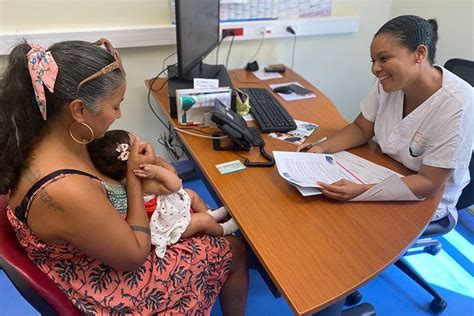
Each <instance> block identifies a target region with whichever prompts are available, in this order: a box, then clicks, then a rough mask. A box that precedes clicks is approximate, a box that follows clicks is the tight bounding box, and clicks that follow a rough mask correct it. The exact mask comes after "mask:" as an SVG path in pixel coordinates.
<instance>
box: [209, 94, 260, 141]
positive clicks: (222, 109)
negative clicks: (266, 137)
mask: <svg viewBox="0 0 474 316" xmlns="http://www.w3.org/2000/svg"><path fill="white" fill-rule="evenodd" d="M211 120H212V121H213V122H215V123H216V124H217V126H218V127H220V128H221V129H222V130H223V131H224V133H225V134H227V136H229V138H230V139H231V140H232V141H233V142H234V144H235V145H236V146H237V148H232V149H239V150H250V148H251V147H252V145H254V136H253V134H252V132H251V130H250V129H249V127H248V126H247V122H245V120H244V119H243V118H242V116H240V115H239V114H237V113H235V112H234V111H232V110H231V109H229V108H227V107H226V106H225V105H224V104H223V103H222V102H221V101H219V100H217V99H216V100H215V101H214V113H212V116H211Z"/></svg>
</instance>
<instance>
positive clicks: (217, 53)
mask: <svg viewBox="0 0 474 316" xmlns="http://www.w3.org/2000/svg"><path fill="white" fill-rule="evenodd" d="M226 37H227V34H226V35H224V36H222V38H221V40H220V41H219V44H217V50H216V65H219V48H220V47H221V43H222V41H223V40H224V39H225V38H226Z"/></svg>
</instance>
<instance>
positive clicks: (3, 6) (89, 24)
mask: <svg viewBox="0 0 474 316" xmlns="http://www.w3.org/2000/svg"><path fill="white" fill-rule="evenodd" d="M196 1H198V0H196ZM333 3H334V11H335V14H336V15H359V16H360V26H359V31H358V32H357V33H353V34H343V35H326V36H314V37H301V38H298V40H297V44H296V56H295V65H294V69H295V70H296V71H297V72H298V73H300V74H301V75H302V76H304V77H305V78H307V79H308V80H309V81H310V82H312V83H313V84H314V85H315V86H317V87H318V88H319V89H321V90H322V91H324V93H325V94H326V95H327V96H328V97H329V98H330V99H331V100H332V101H333V102H334V103H335V104H336V106H337V107H338V109H339V111H340V112H341V113H342V114H343V115H344V116H345V117H346V119H348V120H352V119H353V118H354V117H355V116H356V115H357V113H358V112H359V103H360V101H361V99H362V98H363V97H364V96H365V94H366V92H367V90H368V89H369V87H370V85H371V84H372V82H373V76H372V75H371V73H370V56H369V45H370V41H371V39H372V36H373V34H374V33H375V32H376V31H377V30H378V29H379V27H380V26H381V25H382V24H383V23H384V22H385V21H387V20H388V18H389V17H391V16H394V15H398V14H400V13H407V12H403V11H405V10H409V11H410V12H409V13H414V14H419V15H422V16H424V17H432V16H434V17H437V18H438V22H439V24H440V26H439V28H440V46H441V45H443V47H440V48H439V53H440V54H439V56H440V58H438V60H439V61H440V63H444V60H445V59H447V58H448V57H447V56H459V57H465V58H469V59H474V58H473V57H472V55H473V54H472V52H473V48H472V46H473V42H472V41H473V40H472V38H473V36H472V17H473V14H472V1H469V0H465V1H438V0H426V1H420V0H411V1H402V0H364V1H355V0H334V1H333ZM453 3H455V5H453ZM26 10H27V11H29V12H32V11H34V10H36V12H38V14H37V15H35V16H33V17H30V15H29V14H28V15H26V14H25V11H26ZM418 10H419V11H418ZM46 12H48V15H47V16H48V18H47V19H44V18H43V17H42V16H43V15H42V13H46ZM169 21H170V20H169V5H168V1H167V0H136V1H134V2H130V1H113V0H104V1H79V0H70V1H62V0H49V1H46V2H34V1H26V0H0V32H11V31H17V32H21V31H31V30H35V29H38V28H39V29H42V30H48V29H58V28H60V29H65V28H69V29H80V28H94V27H95V28H97V27H121V26H143V25H154V24H169ZM461 23H464V24H463V25H464V26H463V29H462V30H463V31H459V30H458V31H455V30H453V25H461ZM448 25H449V26H448ZM469 25H470V30H471V34H470V35H468V34H466V31H465V29H466V28H468V27H469ZM469 36H470V38H468V37H469ZM292 43H293V42H292V39H278V40H266V41H265V42H264V44H263V47H262V50H261V51H260V53H259V54H258V56H257V60H258V62H259V63H260V64H269V63H285V64H287V65H289V64H290V63H291V51H292ZM258 44H259V41H258V40H256V41H246V42H235V43H234V45H233V48H232V51H231V55H230V60H229V65H228V68H230V69H232V68H241V67H243V66H245V64H246V63H247V62H248V59H249V58H251V57H252V55H253V54H254V52H255V51H256V48H257V46H258ZM228 45H229V42H224V43H223V45H222V47H221V49H220V53H219V62H220V63H225V57H226V53H227V49H228ZM173 51H175V47H174V46H160V47H148V48H129V49H121V50H120V54H121V56H122V60H123V62H124V66H125V68H126V69H127V83H128V88H127V93H126V95H125V100H124V102H123V105H122V107H123V116H122V118H121V119H120V120H118V121H117V122H116V123H115V124H114V126H113V127H114V128H123V129H127V130H130V131H132V132H134V133H137V134H138V135H141V137H142V139H144V140H147V141H150V142H152V143H153V144H154V145H155V148H156V149H157V152H158V153H160V154H164V151H163V148H162V147H160V146H159V145H158V144H157V143H156V139H157V137H158V135H159V134H160V133H161V132H163V126H162V125H161V123H160V122H159V121H158V120H157V119H155V118H154V117H153V114H152V113H151V111H150V110H149V108H148V105H147V102H146V97H147V89H146V88H145V86H144V79H146V78H152V77H154V76H155V75H156V74H157V73H158V72H159V71H160V70H161V67H162V61H163V59H164V58H165V57H166V56H167V55H169V54H170V53H172V52H173ZM6 60H7V58H6V56H0V71H2V70H3V69H4V67H5V63H6ZM207 60H208V61H209V63H213V62H214V61H215V54H214V53H212V54H211V55H210V56H209V57H208V59H207ZM169 62H170V63H172V62H175V59H173V58H172V59H170V61H169ZM310 119H311V118H308V120H310ZM316 123H317V122H316ZM209 148H210V147H209Z"/></svg>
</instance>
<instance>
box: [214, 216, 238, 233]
mask: <svg viewBox="0 0 474 316" xmlns="http://www.w3.org/2000/svg"><path fill="white" fill-rule="evenodd" d="M219 225H221V227H222V230H223V235H224V236H227V235H231V234H233V233H235V232H236V231H238V230H239V226H237V224H236V223H235V221H234V219H232V218H231V219H229V220H228V221H227V222H225V223H222V224H219Z"/></svg>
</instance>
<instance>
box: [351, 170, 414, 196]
mask: <svg viewBox="0 0 474 316" xmlns="http://www.w3.org/2000/svg"><path fill="white" fill-rule="evenodd" d="M351 201H361V202H362V201H421V199H419V198H417V197H416V195H414V194H413V192H411V191H410V189H409V188H408V187H407V186H406V184H405V183H404V182H403V181H402V180H401V179H400V178H399V177H398V176H397V175H395V174H394V175H392V176H391V177H389V178H387V179H385V180H383V181H382V182H380V183H378V184H376V185H374V186H373V187H371V188H370V189H369V190H367V191H365V192H364V193H362V194H361V195H359V196H356V197H355V198H353V199H352V200H351Z"/></svg>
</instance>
